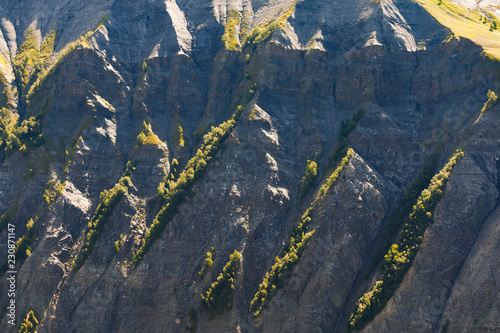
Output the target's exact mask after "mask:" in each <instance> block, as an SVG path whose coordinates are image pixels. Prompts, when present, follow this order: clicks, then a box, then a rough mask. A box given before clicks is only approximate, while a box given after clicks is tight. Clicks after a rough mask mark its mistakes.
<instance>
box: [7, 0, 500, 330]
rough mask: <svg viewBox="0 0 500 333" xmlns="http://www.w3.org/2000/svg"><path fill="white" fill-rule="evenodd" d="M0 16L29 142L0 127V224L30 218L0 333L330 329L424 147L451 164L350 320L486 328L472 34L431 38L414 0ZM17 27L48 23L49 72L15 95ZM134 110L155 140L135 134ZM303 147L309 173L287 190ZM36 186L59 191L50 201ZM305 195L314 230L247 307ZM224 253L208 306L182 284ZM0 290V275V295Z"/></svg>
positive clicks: (132, 7)
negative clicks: (311, 165)
mask: <svg viewBox="0 0 500 333" xmlns="http://www.w3.org/2000/svg"><path fill="white" fill-rule="evenodd" d="M490 2H491V1H490ZM490 2H488V4H487V5H488V6H489V5H491V3H490ZM464 4H465V5H467V6H471V4H468V3H465V2H464ZM293 6H295V7H293ZM290 9H293V11H291V15H290V17H288V18H287V19H286V20H284V22H282V23H283V24H282V26H281V27H280V28H279V29H277V30H276V31H274V32H273V33H272V34H271V35H270V36H269V37H268V38H265V40H264V41H262V42H260V43H256V44H254V45H251V46H248V47H245V48H243V49H242V50H239V51H226V50H225V49H224V42H223V40H222V36H223V34H224V33H225V25H226V24H230V23H228V21H229V20H230V15H231V13H232V11H235V10H236V11H238V13H240V23H238V24H237V25H236V28H235V31H236V35H235V36H234V37H235V38H236V40H237V43H239V44H240V45H241V44H242V43H243V38H244V35H242V34H241V32H242V31H244V29H247V31H250V30H251V29H252V28H254V27H257V26H259V25H260V27H261V28H262V29H265V27H266V24H268V23H269V22H271V21H273V20H276V19H279V18H280V17H282V15H283V14H284V13H286V12H287V11H289V10H290ZM0 16H1V17H0V18H1V24H0V32H1V34H0V53H1V55H2V57H3V58H0V77H1V78H2V80H0V81H1V85H2V87H1V88H2V89H3V88H5V89H4V90H3V94H4V95H3V96H4V97H5V96H7V95H6V94H10V95H9V96H10V97H8V98H7V97H6V100H7V99H9V98H10V102H9V103H7V102H3V99H0V104H2V106H3V105H5V106H6V107H7V108H8V109H9V110H11V111H12V112H14V113H15V114H16V116H19V123H21V121H23V120H25V119H29V117H32V116H37V117H38V118H37V119H39V121H40V124H41V133H42V135H43V137H44V138H45V142H44V143H43V144H42V145H40V146H31V145H28V146H27V148H26V149H23V151H19V150H18V151H14V152H12V151H9V152H7V151H5V147H3V146H2V141H0V147H2V149H1V151H0V216H2V215H3V216H4V219H5V221H7V220H8V222H10V223H11V224H13V225H15V235H16V236H15V239H16V240H17V239H19V238H21V237H22V236H23V235H24V234H26V233H27V227H26V223H27V222H28V220H29V219H30V218H33V219H35V220H36V222H35V228H34V230H35V232H34V236H33V237H32V239H31V241H30V247H31V251H30V255H29V256H28V257H27V258H26V259H20V260H18V262H17V263H16V269H17V271H18V273H17V289H16V298H15V300H16V309H17V310H16V311H17V312H16V313H17V318H16V327H17V328H16V327H11V326H10V325H9V323H8V319H7V317H6V316H3V317H2V321H1V323H0V325H1V329H0V330H1V331H5V332H14V331H16V330H17V329H18V327H19V325H20V324H21V322H22V320H24V318H25V314H26V313H27V312H28V311H29V310H30V309H33V310H34V311H35V313H36V316H37V318H38V319H39V321H40V324H39V325H38V326H37V331H38V332H181V331H196V330H198V331H199V332H229V331H238V332H343V331H345V328H346V325H347V323H348V321H349V317H350V314H351V313H352V312H353V310H354V304H355V302H356V301H357V299H358V298H359V297H360V296H361V295H363V293H365V292H366V291H367V290H369V289H370V288H371V287H372V286H373V283H374V282H375V280H374V279H375V278H376V276H377V274H378V271H377V270H375V271H369V270H368V266H369V264H370V261H371V259H372V257H373V253H375V252H376V251H377V249H378V248H379V247H380V246H381V238H382V235H383V232H384V230H385V227H386V224H387V217H388V216H389V214H390V213H391V212H392V211H393V209H394V207H395V205H396V203H397V202H398V200H399V198H400V197H401V194H402V193H403V189H404V188H405V187H406V186H407V185H408V184H409V183H410V182H411V181H412V180H413V179H414V178H415V177H416V175H417V174H418V172H419V170H420V169H421V167H422V166H423V165H424V163H425V162H426V160H427V159H428V158H429V156H430V155H431V154H433V153H434V152H438V153H439V154H438V155H439V156H440V157H439V163H438V164H439V167H442V166H443V165H444V164H445V163H446V160H447V157H449V156H450V154H451V153H453V152H454V151H455V149H457V148H460V147H463V148H464V151H465V157H464V158H463V159H462V160H461V161H460V162H459V163H458V164H457V166H456V167H455V169H454V171H453V173H452V175H451V178H450V181H449V182H448V184H447V187H446V190H445V191H444V195H443V197H442V199H441V200H440V202H439V204H438V206H437V208H436V210H435V212H434V220H435V221H434V223H433V224H432V225H431V226H429V228H428V229H427V231H426V233H425V237H424V241H423V243H422V247H421V249H420V252H419V253H418V255H417V257H416V259H415V261H414V263H413V266H412V268H411V269H410V271H409V272H408V273H407V274H406V276H405V278H404V281H403V283H402V284H401V285H400V286H399V288H398V289H397V290H396V292H395V294H394V296H393V297H392V298H391V299H390V300H389V302H388V304H387V306H386V307H385V309H384V310H383V311H382V312H381V313H380V314H379V315H378V316H376V318H375V319H374V320H373V321H372V322H371V323H369V324H368V325H367V326H366V327H365V328H364V331H366V332H440V331H442V329H445V330H446V329H447V330H448V331H449V332H455V331H464V332H483V331H484V332H495V331H499V330H500V316H498V313H499V311H500V308H499V307H500V304H499V299H500V297H499V290H500V289H499V288H500V262H499V259H498V255H497V254H498V251H499V250H500V243H499V241H498V239H499V233H500V218H499V216H500V212H499V209H498V204H499V202H500V201H499V191H500V162H499V161H500V153H499V152H498V147H499V144H500V132H499V131H498V125H497V124H498V123H499V121H500V115H499V107H497V106H493V107H492V108H489V109H487V110H485V111H484V113H481V109H482V108H483V105H484V103H485V102H486V101H487V99H488V96H487V92H488V90H495V89H496V88H497V83H496V79H497V73H498V70H499V64H498V63H497V62H496V61H493V60H491V59H489V58H488V57H485V56H484V55H483V54H482V49H481V47H479V46H477V45H475V44H473V43H472V42H470V41H469V40H466V39H463V38H462V39H458V38H452V39H450V40H447V41H446V42H443V41H444V40H445V39H446V37H447V36H448V35H449V30H448V29H446V28H445V27H443V26H441V25H439V24H438V23H437V21H436V20H435V19H434V18H433V17H432V16H430V15H429V14H427V12H425V11H424V10H423V9H422V8H421V7H419V6H418V5H417V4H416V3H414V2H412V1H410V0H381V1H373V0H363V1H361V0H360V1H354V2H353V1H347V0H338V1H326V2H325V1H316V0H304V1H300V2H297V3H295V1H288V0H280V1H271V2H269V1H257V0H254V1H251V0H246V1H232V0H231V1H220V0H217V1H206V2H200V1H189V0H184V1H179V0H178V1H175V0H167V1H154V0H153V1H142V0H140V1H122V0H116V1H86V2H81V1H72V0H64V1H62V0H53V1H10V0H2V1H0ZM27 29H33V31H35V34H34V36H35V37H36V38H35V42H36V43H38V44H40V45H42V41H43V40H44V38H45V36H47V34H48V33H49V32H50V31H52V30H55V31H56V33H57V38H56V42H55V52H54V54H53V55H52V56H51V60H50V61H49V63H48V65H47V66H49V67H47V68H51V70H50V71H47V72H44V71H43V70H40V71H39V72H34V73H35V75H38V77H43V79H40V80H39V81H36V79H34V80H32V81H30V82H29V85H31V84H33V85H35V81H36V82H37V83H36V89H35V88H34V89H33V90H32V91H31V93H30V94H29V95H28V94H27V91H28V90H24V91H23V90H22V89H21V88H20V87H21V83H20V82H21V81H20V79H21V78H20V77H19V75H20V74H19V71H18V72H16V71H15V69H16V68H19V67H16V66H18V65H16V64H17V63H18V62H16V61H18V60H19V57H17V58H16V55H18V54H19V53H20V52H21V51H20V50H21V44H22V43H23V41H24V39H23V35H24V33H25V31H26V30H27ZM88 32H90V33H88ZM87 33H88V34H87ZM85 34H87V35H86V37H84V38H82V39H80V37H81V36H84V35H85ZM75 41H76V43H75V44H73V45H74V49H68V48H67V46H68V44H70V43H73V42H75ZM37 52H38V51H37ZM2 59H3V60H5V61H3V60H2ZM252 84H253V86H252V89H254V90H255V94H254V95H253V97H252V99H251V100H250V102H248V103H246V104H245V103H243V100H244V96H245V94H247V92H248V89H250V88H249V87H250V86H251V85H252ZM14 91H16V92H17V93H16V94H17V95H16V94H15V93H13V92H14ZM240 104H244V108H243V113H242V115H241V117H240V119H239V120H238V122H237V124H236V126H235V129H234V131H233V132H232V133H231V134H230V135H229V137H228V138H227V139H226V140H225V142H224V143H223V145H222V147H221V149H220V150H219V151H218V153H217V155H216V156H215V157H214V158H213V159H212V160H211V161H210V163H208V165H207V167H206V170H205V171H204V172H203V174H202V176H201V177H200V178H198V179H197V180H196V181H195V183H194V185H193V186H192V188H191V189H190V190H189V191H188V195H187V197H186V198H185V199H184V200H183V201H182V202H181V204H180V205H179V208H178V211H177V213H176V214H175V216H174V217H173V219H172V220H171V221H170V222H169V223H168V224H167V225H166V228H165V229H164V230H163V231H162V232H161V234H160V237H159V238H158V239H157V240H156V241H155V242H153V243H152V246H151V248H150V249H149V252H147V253H146V255H145V256H144V257H143V259H142V260H141V262H140V264H139V265H138V266H137V267H135V268H134V267H133V266H132V265H131V261H132V260H133V254H134V253H135V252H136V251H137V249H138V247H139V246H140V245H141V242H142V239H143V238H144V235H145V233H146V230H147V228H148V227H149V226H150V225H151V224H152V223H153V220H154V218H155V216H156V215H157V213H158V211H159V210H160V208H161V200H160V199H159V197H158V196H157V192H158V191H157V189H158V186H159V185H160V182H162V180H163V179H164V177H167V178H169V177H172V175H173V176H175V177H176V176H178V174H179V172H180V171H182V169H183V168H184V166H185V165H186V163H187V162H188V160H189V159H190V158H191V157H193V156H194V155H195V154H196V152H197V150H198V148H199V147H200V143H201V142H202V140H203V139H202V136H203V135H204V134H206V133H207V132H208V131H210V129H211V126H217V125H218V124H220V123H222V122H224V121H226V120H228V119H230V117H231V115H232V114H233V113H234V111H235V110H236V108H237V106H238V105H240ZM359 109H363V110H364V111H365V114H364V116H363V117H362V118H361V120H360V121H359V122H358V123H357V126H356V127H355V128H354V129H353V130H352V131H351V132H350V134H349V135H348V136H347V143H348V145H349V146H350V147H352V148H353V149H354V152H355V153H354V156H353V157H352V158H351V160H350V161H349V163H348V165H347V167H346V169H345V170H344V171H343V172H342V174H341V176H340V179H339V181H338V183H337V184H336V185H335V186H334V187H333V188H332V189H330V190H329V191H328V192H327V193H326V195H325V197H324V198H323V199H321V200H318V201H315V196H316V193H317V191H318V190H319V188H320V187H321V185H322V183H323V181H324V180H325V179H326V178H327V177H328V176H329V174H330V172H331V168H328V167H327V166H328V160H329V158H330V156H331V151H332V149H333V148H334V147H335V145H336V143H337V142H338V139H339V134H340V132H341V128H342V126H343V125H342V122H345V121H346V120H348V119H351V118H352V116H353V114H354V113H355V112H356V111H357V110H359ZM144 122H146V124H150V125H151V126H150V130H151V133H152V134H151V136H150V137H148V139H147V140H149V141H144V142H145V143H144V144H140V142H139V140H138V135H139V133H141V129H142V128H144ZM0 129H1V127H0ZM0 135H3V133H1V132H0ZM0 140H3V137H0ZM174 159H175V161H174ZM308 159H309V160H311V159H313V160H315V161H316V162H317V163H318V175H319V177H318V179H317V181H316V182H315V183H314V184H313V186H312V189H311V190H310V191H309V193H307V194H306V195H305V196H303V197H302V198H301V200H299V193H300V190H301V179H302V177H303V176H304V170H305V168H306V164H307V160H308ZM129 161H130V162H134V163H135V169H134V170H133V171H132V172H131V174H130V175H129V177H130V182H127V186H126V187H127V191H126V193H125V194H124V195H123V197H122V198H121V199H120V200H119V202H118V203H117V204H116V206H114V207H113V209H112V212H111V215H110V216H109V218H108V219H107V220H106V221H105V225H104V228H103V231H102V233H101V234H100V236H99V238H98V239H97V241H96V243H95V245H94V246H93V247H92V251H91V253H90V255H89V257H88V258H87V260H86V261H85V263H84V264H83V266H82V267H80V268H79V269H75V268H73V260H74V259H75V257H76V256H77V255H78V253H79V251H81V248H82V245H83V244H84V242H85V235H86V234H87V232H88V228H89V227H90V225H89V221H91V219H92V217H93V216H94V214H95V212H96V209H97V207H98V205H99V202H100V195H101V193H103V191H107V190H110V189H112V188H113V187H114V186H115V184H117V183H118V182H119V181H120V179H123V177H124V172H126V168H127V162H129ZM435 171H436V172H437V171H438V170H435ZM170 179H171V178H170ZM49 181H52V182H55V181H59V182H60V183H62V184H63V187H62V190H61V191H60V192H59V193H58V194H57V195H54V198H53V199H52V200H49V202H48V203H47V202H46V200H45V199H44V193H45V192H46V190H48V191H49V192H50V190H51V186H52V185H50V184H52V183H49ZM54 193H55V190H54ZM105 193H106V192H105ZM105 193H104V194H105ZM311 205H313V206H314V210H313V213H312V216H311V218H312V221H311V226H310V230H313V229H314V230H315V233H314V235H313V237H312V239H311V240H310V242H309V243H308V245H307V246H306V248H305V250H304V252H303V254H302V256H301V258H300V260H299V261H298V263H297V264H296V266H294V268H293V270H292V271H291V273H290V274H289V276H288V277H287V278H286V279H285V280H284V281H283V283H282V285H281V288H279V289H278V290H277V291H276V292H275V293H274V295H272V299H271V301H270V302H269V303H268V304H267V305H266V307H265V308H264V310H263V311H262V313H261V315H260V316H259V317H258V318H253V316H252V314H251V312H250V311H249V307H250V302H251V301H252V299H253V297H254V295H255V293H256V292H257V290H258V289H259V285H260V284H261V283H262V281H263V278H264V276H265V274H266V272H268V271H269V270H270V269H271V267H272V266H273V264H274V262H275V258H276V257H277V256H279V255H280V253H281V251H282V250H283V246H284V244H285V243H286V242H287V241H288V240H289V238H290V234H291V232H292V230H293V228H294V227H295V226H296V225H297V223H298V222H299V219H300V217H301V216H302V214H303V213H304V211H305V210H306V209H307V208H308V207H310V206H311ZM9 216H11V218H10V219H7V218H6V217H9ZM7 231H8V230H7V229H3V230H1V232H0V256H1V257H5V256H6V254H7V239H8V235H7ZM212 247H213V248H214V250H215V258H214V262H213V266H212V268H211V270H209V271H208V272H207V273H206V274H205V276H204V277H203V278H202V279H200V277H199V275H198V272H199V271H200V269H201V268H202V267H203V264H204V259H205V257H206V252H207V251H210V250H211V248H212ZM117 250H118V251H117ZM234 250H238V251H240V252H241V255H242V260H241V263H240V269H239V271H238V274H237V275H236V278H235V281H234V287H235V288H234V291H233V292H232V306H231V309H230V310H229V309H226V310H225V311H224V312H223V313H222V314H213V313H209V312H208V311H207V310H203V308H202V307H200V294H201V293H203V292H205V291H206V290H207V289H208V288H209V287H210V285H211V283H212V282H214V281H215V280H216V279H217V276H218V275H219V274H220V272H221V271H222V268H223V267H224V265H225V264H226V262H227V260H228V256H229V254H231V253H233V251H234ZM2 273H3V271H2ZM4 277H5V275H4ZM8 289H9V285H8V283H7V282H6V279H5V278H3V279H2V281H1V282H0V292H1V296H0V306H2V307H4V306H6V305H7V304H8V302H10V298H9V297H8V296H7V295H8Z"/></svg>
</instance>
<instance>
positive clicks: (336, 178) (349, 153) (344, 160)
mask: <svg viewBox="0 0 500 333" xmlns="http://www.w3.org/2000/svg"><path fill="white" fill-rule="evenodd" d="M353 155H354V150H352V148H349V149H347V151H346V155H345V157H344V158H342V160H341V161H340V164H339V165H338V167H337V168H336V169H335V170H334V171H333V172H332V173H331V175H330V176H329V177H328V179H327V180H326V182H325V183H324V184H323V185H322V186H321V187H320V189H319V192H318V194H317V196H316V200H318V199H320V198H321V197H323V196H324V195H325V193H326V192H327V191H328V190H329V189H330V188H331V187H332V186H334V185H335V184H337V182H338V181H339V178H340V175H341V174H342V171H344V169H345V168H346V167H347V164H348V163H349V160H350V159H351V157H352V156H353Z"/></svg>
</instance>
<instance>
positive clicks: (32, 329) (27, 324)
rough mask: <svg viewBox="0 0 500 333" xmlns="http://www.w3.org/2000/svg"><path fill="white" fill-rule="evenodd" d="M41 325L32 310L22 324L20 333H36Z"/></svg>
mask: <svg viewBox="0 0 500 333" xmlns="http://www.w3.org/2000/svg"><path fill="white" fill-rule="evenodd" d="M38 324H39V320H38V319H37V318H36V316H35V313H34V312H33V310H30V311H29V312H28V314H27V315H26V318H24V320H23V322H22V323H21V327H20V328H19V331H18V333H36V327H37V326H38Z"/></svg>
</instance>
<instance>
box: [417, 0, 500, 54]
mask: <svg viewBox="0 0 500 333" xmlns="http://www.w3.org/2000/svg"><path fill="white" fill-rule="evenodd" d="M415 2H417V3H418V4H420V5H421V6H422V7H423V8H424V9H425V10H426V11H428V12H429V13H430V14H431V15H432V16H434V18H436V20H438V21H439V23H441V24H442V25H444V26H446V27H447V28H449V29H450V30H451V31H452V32H453V33H454V34H455V36H457V37H465V38H468V39H470V40H472V41H473V42H474V43H476V44H478V45H480V46H482V47H483V49H484V50H485V52H486V54H487V55H488V56H489V57H491V58H495V59H497V60H500V31H499V30H496V29H500V20H499V19H498V18H497V17H496V16H495V15H493V14H491V13H488V14H487V15H486V16H483V15H482V14H481V13H480V12H478V11H476V10H468V9H467V8H465V7H463V6H459V5H456V4H454V3H452V2H451V1H449V0H415Z"/></svg>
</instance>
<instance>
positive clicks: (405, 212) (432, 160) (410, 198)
mask: <svg viewBox="0 0 500 333" xmlns="http://www.w3.org/2000/svg"><path fill="white" fill-rule="evenodd" d="M437 162H438V156H437V154H432V155H431V156H430V157H429V159H428V160H427V162H426V163H425V165H424V166H423V167H422V170H421V171H420V172H419V173H418V175H417V177H415V179H414V180H413V181H412V182H411V184H410V185H408V187H407V188H405V189H404V190H403V194H402V195H401V198H400V199H399V201H398V203H397V205H396V207H395V208H394V210H393V211H392V213H391V215H390V217H389V221H388V222H387V227H386V228H385V232H384V236H383V243H382V246H381V247H380V248H379V249H378V251H377V253H376V254H375V256H374V258H373V261H372V262H371V264H370V266H369V268H368V271H369V273H371V272H372V271H373V270H374V269H375V267H376V266H377V265H378V263H379V262H381V261H382V259H383V258H384V254H386V253H387V251H389V248H390V247H391V245H392V243H393V241H394V238H395V237H396V234H397V232H398V230H399V229H400V228H401V226H402V225H403V223H404V222H405V221H406V219H407V218H408V216H409V215H410V213H411V211H412V208H413V204H414V203H415V202H416V201H417V199H418V197H419V196H420V193H422V191H423V190H424V189H426V188H427V187H428V186H429V183H430V181H431V179H432V177H433V175H434V172H435V170H436V168H437ZM369 273H367V274H369Z"/></svg>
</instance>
